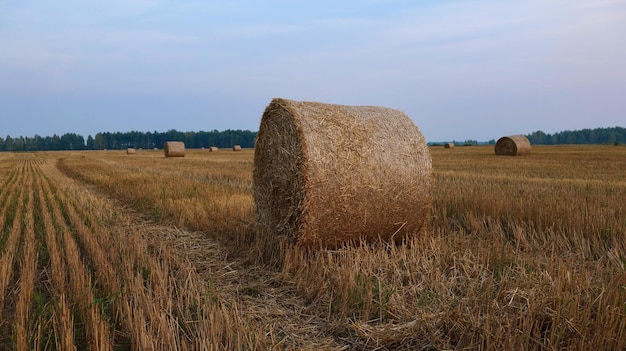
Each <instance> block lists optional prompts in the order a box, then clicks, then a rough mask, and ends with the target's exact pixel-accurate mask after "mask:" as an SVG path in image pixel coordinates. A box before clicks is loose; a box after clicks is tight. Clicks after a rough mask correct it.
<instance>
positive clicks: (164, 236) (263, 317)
mask: <svg viewBox="0 0 626 351" xmlns="http://www.w3.org/2000/svg"><path fill="white" fill-rule="evenodd" d="M60 164H61V166H62V167H61V169H63V170H65V171H66V172H64V174H68V175H71V176H72V177H76V178H77V179H81V180H84V181H88V180H89V179H100V177H105V178H106V177H109V176H111V174H109V172H113V173H115V172H116V171H115V169H116V168H118V167H117V166H110V168H108V169H106V170H105V171H104V172H102V173H100V172H98V174H94V173H90V174H89V175H87V176H84V177H83V176H82V175H80V174H79V173H76V172H74V171H72V170H70V171H67V168H68V167H69V166H66V165H64V162H60ZM89 172H93V170H92V169H90V170H89ZM139 172H140V171H139V170H134V171H133V174H134V175H135V176H136V175H137V173H139ZM141 172H143V170H142V171H141ZM146 172H147V173H148V174H151V172H152V171H151V170H146ZM117 176H119V175H117ZM147 177H149V176H147ZM94 183H95V184H96V186H97V181H95V182H94ZM100 190H102V191H104V192H106V190H107V189H100ZM113 196H114V195H113ZM155 227H158V225H155ZM157 231H158V232H159V233H158V234H159V235H158V236H155V237H153V240H155V239H157V240H159V241H162V242H163V243H162V244H159V245H156V246H160V247H168V248H170V249H172V250H173V254H174V255H176V256H178V257H186V258H187V259H188V261H189V262H190V263H191V264H193V266H194V269H195V271H196V272H199V273H200V274H201V275H202V277H203V280H204V281H206V282H209V283H210V284H215V285H216V289H217V290H218V291H219V295H220V300H222V301H225V302H226V303H228V304H233V305H236V306H237V310H236V311H235V312H236V315H235V317H237V316H238V317H237V318H239V319H242V320H248V321H252V322H254V325H255V327H256V328H262V333H260V334H259V335H262V336H261V337H262V338H264V339H266V340H267V342H268V343H269V345H272V346H273V347H275V348H278V349H283V348H287V349H315V350H317V349H325V350H338V349H346V348H348V347H349V345H347V342H348V341H347V340H343V339H340V338H339V337H337V336H335V335H333V332H332V327H331V326H328V323H327V321H325V320H324V319H323V318H322V317H320V316H319V315H318V314H317V313H316V311H317V309H316V307H317V306H311V305H310V304H309V303H306V302H305V301H304V300H303V298H302V297H301V296H299V295H298V294H297V293H296V292H295V288H294V287H291V286H289V284H288V283H287V284H285V282H282V281H281V280H280V278H278V277H277V273H278V272H274V271H271V270H268V269H267V267H263V266H259V265H252V266H251V265H250V264H249V263H247V262H246V259H245V258H234V259H232V260H230V261H229V260H226V259H225V257H226V254H225V251H226V250H225V249H223V248H222V246H221V244H220V243H219V241H217V240H212V239H209V238H207V236H206V234H204V233H201V232H188V231H185V230H162V229H160V230H157ZM232 330H233V331H236V327H233V328H232ZM231 333H232V331H231ZM257 337H259V336H257Z"/></svg>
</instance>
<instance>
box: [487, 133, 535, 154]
mask: <svg viewBox="0 0 626 351" xmlns="http://www.w3.org/2000/svg"><path fill="white" fill-rule="evenodd" d="M495 152H496V155H507V156H520V155H526V154H529V153H530V141H528V138H526V137H525V136H523V135H510V136H505V137H502V138H500V139H498V141H497V142H496V147H495Z"/></svg>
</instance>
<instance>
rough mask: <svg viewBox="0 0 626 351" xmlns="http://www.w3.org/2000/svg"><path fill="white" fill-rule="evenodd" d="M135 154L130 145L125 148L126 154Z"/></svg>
mask: <svg viewBox="0 0 626 351" xmlns="http://www.w3.org/2000/svg"><path fill="white" fill-rule="evenodd" d="M134 154H135V149H134V148H132V147H129V148H127V149H126V155H134Z"/></svg>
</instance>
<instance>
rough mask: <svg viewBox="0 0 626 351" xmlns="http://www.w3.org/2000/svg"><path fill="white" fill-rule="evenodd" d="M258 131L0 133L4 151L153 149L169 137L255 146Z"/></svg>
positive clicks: (190, 144) (198, 144)
mask: <svg viewBox="0 0 626 351" xmlns="http://www.w3.org/2000/svg"><path fill="white" fill-rule="evenodd" d="M255 139H256V132H251V131H248V130H225V131H221V132H220V131H217V130H213V131H208V132H205V131H200V132H179V131H177V130H174V129H172V130H169V131H167V132H162V133H161V132H156V131H155V132H136V131H132V132H125V133H121V132H116V133H110V132H105V133H98V134H96V136H95V137H92V136H91V135H90V136H88V137H87V140H85V139H84V138H83V136H81V135H79V134H75V133H66V134H63V135H61V136H58V135H56V134H55V135H53V136H51V137H50V136H46V137H42V136H39V135H35V136H34V137H22V136H20V137H16V138H12V137H11V136H8V135H7V137H6V138H4V139H3V138H2V137H0V151H46V150H104V149H108V150H120V149H126V148H129V147H133V148H138V149H139V148H143V149H153V148H159V149H160V148H163V144H164V143H165V142H166V141H182V142H184V143H185V147H187V148H191V149H194V148H198V149H199V148H203V147H205V148H209V147H211V146H217V147H218V148H230V147H232V146H234V145H240V146H241V147H243V148H251V147H254V141H255Z"/></svg>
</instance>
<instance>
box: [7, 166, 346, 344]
mask: <svg viewBox="0 0 626 351" xmlns="http://www.w3.org/2000/svg"><path fill="white" fill-rule="evenodd" d="M55 165H56V160H54V159H52V158H49V157H47V158H40V157H37V155H36V154H20V155H19V156H14V157H11V158H9V159H3V160H2V163H1V164H0V167H1V169H0V229H1V230H2V231H1V232H0V234H1V236H0V249H1V256H0V311H1V312H2V316H1V317H2V319H1V320H2V324H1V325H0V348H5V349H18V350H27V349H64V350H67V349H73V348H75V349H87V348H88V349H94V350H118V349H132V350H149V349H154V350H160V349H180V350H186V349H270V348H275V349H348V346H347V345H348V344H349V342H348V340H341V339H338V338H336V337H333V336H331V335H330V334H331V333H330V331H329V330H328V328H327V326H326V325H325V323H324V321H323V320H322V319H321V318H320V317H318V316H316V314H315V313H314V312H313V311H312V309H311V307H310V306H307V304H306V303H305V302H304V301H302V299H301V298H300V297H298V296H297V295H296V293H295V292H294V291H293V290H294V289H295V288H292V287H289V286H288V284H286V283H285V282H278V281H277V279H276V278H275V276H276V275H277V272H272V271H271V270H266V269H264V268H262V266H257V265H255V266H253V267H252V266H249V265H246V264H245V263H243V262H240V261H237V260H230V261H229V260H226V259H225V257H226V255H225V254H224V253H223V250H222V248H221V247H220V244H219V243H218V242H216V241H215V240H212V239H209V238H208V237H207V236H206V235H204V234H203V233H200V232H189V231H185V230H181V229H178V228H174V227H171V226H164V225H162V224H159V223H153V222H149V221H148V220H146V219H145V218H142V214H140V213H133V211H132V210H130V209H128V208H126V207H125V206H124V205H123V204H120V203H118V202H116V201H115V200H111V199H108V198H107V197H106V196H105V195H103V194H101V193H98V191H97V189H95V188H93V187H91V186H88V185H85V184H82V183H79V182H77V181H75V180H73V179H71V178H69V177H67V176H66V175H65V174H63V173H62V172H60V171H59V170H58V169H57V168H56V166H55ZM238 328H239V330H240V331H241V332H240V333H238V335H236V336H232V335H228V334H227V333H228V332H232V331H233V330H238ZM258 335H265V339H264V340H255V338H256V336H258Z"/></svg>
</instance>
